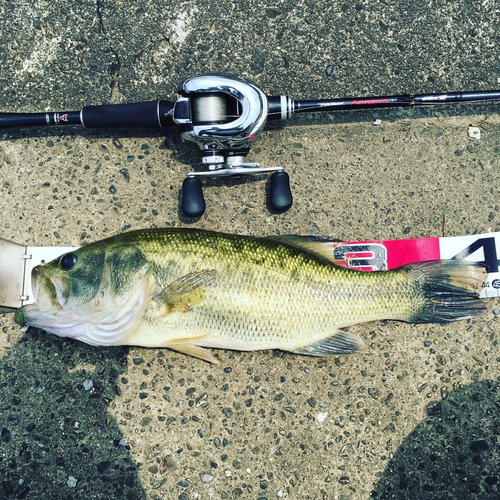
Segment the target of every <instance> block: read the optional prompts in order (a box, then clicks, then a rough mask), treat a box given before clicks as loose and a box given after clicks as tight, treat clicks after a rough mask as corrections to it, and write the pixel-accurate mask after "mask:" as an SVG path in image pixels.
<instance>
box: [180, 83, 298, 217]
mask: <svg viewBox="0 0 500 500" xmlns="http://www.w3.org/2000/svg"><path fill="white" fill-rule="evenodd" d="M268 112H269V103H268V98H267V97H266V95H265V94H264V93H263V92H262V91H261V90H260V89H259V88H257V87H256V86H254V85H252V84H250V83H247V82H244V81H242V80H239V79H236V78H229V77H225V76H218V75H205V76H197V77H194V78H189V79H187V80H186V81H185V82H184V83H183V85H182V88H181V90H180V91H179V98H178V99H177V101H176V103H175V105H174V110H173V121H174V123H175V124H177V125H180V126H181V127H182V134H181V135H182V137H183V138H184V139H186V140H189V141H193V142H196V143H197V144H198V146H199V147H200V149H201V152H202V160H201V161H202V164H203V166H205V167H206V169H207V170H204V171H201V172H190V173H189V174H188V176H187V178H186V179H185V180H184V183H183V185H182V188H183V190H182V191H183V198H182V204H181V208H182V211H183V212H184V214H185V215H186V216H188V217H199V216H201V215H202V214H203V213H204V211H205V200H204V198H203V188H202V183H201V177H221V176H224V177H226V176H233V175H251V174H263V173H272V176H271V190H270V198H269V205H270V207H271V209H272V210H274V211H276V212H284V211H286V210H288V209H289V208H290V207H291V206H292V193H291V191H290V181H289V176H288V174H287V173H286V172H285V171H284V169H283V168H282V167H269V168H260V165H259V164H258V163H247V162H245V158H246V155H247V154H248V152H249V150H250V147H251V145H252V143H253V141H255V140H256V139H257V137H258V136H259V134H260V133H261V132H262V130H263V128H264V126H265V124H266V121H267V117H268Z"/></svg>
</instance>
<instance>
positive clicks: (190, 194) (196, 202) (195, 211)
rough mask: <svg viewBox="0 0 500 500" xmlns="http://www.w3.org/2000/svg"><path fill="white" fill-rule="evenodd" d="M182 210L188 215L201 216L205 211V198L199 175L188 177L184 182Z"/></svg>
mask: <svg viewBox="0 0 500 500" xmlns="http://www.w3.org/2000/svg"><path fill="white" fill-rule="evenodd" d="M181 210H182V212H183V213H184V215H185V216H186V217H201V216H202V215H203V214H204V212H205V198H203V189H202V184H201V181H200V179H199V178H198V177H186V178H185V179H184V182H183V183H182V203H181Z"/></svg>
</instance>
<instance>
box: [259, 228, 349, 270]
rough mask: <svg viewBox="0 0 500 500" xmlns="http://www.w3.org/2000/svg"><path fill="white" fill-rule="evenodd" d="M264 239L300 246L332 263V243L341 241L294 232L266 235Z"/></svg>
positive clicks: (333, 260) (334, 261)
mask: <svg viewBox="0 0 500 500" xmlns="http://www.w3.org/2000/svg"><path fill="white" fill-rule="evenodd" d="M265 239H266V240H271V241H275V242H277V243H283V244H285V245H289V246H292V247H296V248H300V249H301V250H306V251H307V252H310V253H312V254H315V255H319V256H320V257H323V258H324V259H326V260H329V261H330V262H332V263H334V264H336V263H337V261H336V260H335V258H334V256H333V245H332V243H338V242H340V241H341V240H336V239H333V238H323V237H321V236H301V235H295V234H292V235H285V236H268V237H267V238H265Z"/></svg>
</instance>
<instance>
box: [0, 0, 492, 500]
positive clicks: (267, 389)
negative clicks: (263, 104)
mask: <svg viewBox="0 0 500 500" xmlns="http://www.w3.org/2000/svg"><path fill="white" fill-rule="evenodd" d="M498 21H499V18H498V8H497V6H496V4H495V2H494V1H492V0H469V1H467V2H447V1H444V0H432V1H423V0H416V1H414V2H394V1H382V0H375V1H373V0H357V1H356V2H348V1H331V2H320V1H304V0H302V1H299V2H297V1H294V2H292V1H291V0H283V1H273V2H265V1H262V0H255V1H252V2H237V1H234V0H224V1H220V2H209V1H207V0H195V1H181V0H173V1H171V2H164V1H159V0H137V1H134V2H125V1H117V0H114V1H113V2H111V1H107V0H96V1H94V0H93V1H90V0H80V1H79V2H67V1H64V2H63V1H61V0H51V1H47V0H39V1H37V2H31V1H28V0H20V1H17V2H13V1H8V0H0V26H1V27H2V28H1V31H2V36H1V39H0V110H2V111H11V112H22V111H26V112H27V111H46V110H55V111H59V110H61V111H62V110H79V109H81V107H82V106H84V105H88V104H100V103H117V102H134V101H142V100H153V99H156V98H167V99H168V98H171V99H173V98H174V97H175V93H176V89H177V87H178V85H179V83H180V82H181V81H182V80H183V79H184V78H186V77H188V76H192V75H195V74H198V73H207V72H215V71H216V72H224V73H231V74H237V75H240V76H242V77H245V78H249V79H251V80H253V81H254V82H255V83H256V84H258V85H259V86H260V87H261V88H262V89H263V90H264V91H265V92H266V93H267V94H268V95H276V94H280V93H287V94H289V95H291V96H294V97H297V98H321V97H324V98H326V97H346V96H365V95H380V94H398V93H406V92H412V93H422V92H446V91H452V90H491V89H495V88H499V87H500V63H499V59H498ZM375 119H380V120H381V121H382V124H381V125H380V126H378V127H375V126H373V125H372V123H373V121H374V120H375ZM470 124H476V125H478V126H479V127H480V129H481V138H480V139H479V140H477V139H473V138H469V137H468V133H467V132H468V126H469V125H470ZM499 145H500V114H499V107H498V104H485V105H460V106H453V107H445V108H443V107H439V108H437V107H433V108H426V109H421V108H419V109H412V110H392V111H391V110H379V111H377V110H375V111H370V112H368V111H361V112H344V113H337V114H330V115H327V116H321V117H302V118H300V119H299V118H296V119H293V120H292V121H290V122H289V123H287V124H286V125H283V126H278V125H276V124H273V126H272V127H270V128H269V129H268V130H266V131H265V132H264V133H263V134H262V136H261V138H260V139H259V141H258V142H257V144H256V145H255V147H254V148H253V150H252V153H251V155H250V157H249V158H251V160H253V161H259V162H260V163H261V165H262V166H270V165H273V166H276V165H278V166H283V167H285V168H286V170H287V172H289V174H290V176H291V185H292V190H293V194H294V205H293V207H292V208H291V209H290V210H289V211H288V212H286V213H284V214H282V215H276V214H271V213H270V212H269V211H268V210H267V208H266V202H265V192H266V180H265V176H263V177H262V178H255V179H251V180H250V179H247V180H243V181H242V180H239V181H237V180H236V181H235V180H229V181H224V180H223V181H217V182H212V183H210V185H209V186H208V187H207V188H206V189H205V196H206V200H207V212H206V214H205V215H204V216H203V217H201V218H200V219H199V220H189V219H186V218H185V217H184V216H182V215H181V214H180V212H179V192H180V188H181V184H182V181H183V179H184V177H185V176H186V174H187V172H188V171H190V170H191V165H192V164H195V163H196V161H197V158H198V154H197V150H196V148H195V147H194V146H193V145H191V144H186V143H183V142H182V141H181V140H180V138H179V135H178V133H177V132H176V131H173V130H172V131H167V132H165V133H163V132H158V131H144V130H140V131H137V130H136V131H134V130H106V131H90V130H84V129H81V128H52V129H50V130H49V129H44V128H37V129H29V130H28V129H23V130H2V131H1V132H0V213H1V218H0V236H1V237H3V238H6V239H11V240H14V241H17V242H18V243H22V244H26V245H39V246H42V245H61V246H62V245H65V246H67V245H74V246H78V245H80V244H82V243H85V242H89V241H94V240H97V239H99V238H102V237H103V236H104V235H106V234H109V233H110V232H116V231H120V230H121V229H123V228H131V229H138V228H148V227H173V226H176V227H179V226H182V227H200V228H207V229H214V230H222V231H228V232H236V233H240V234H243V233H244V234H254V235H271V234H278V233H279V234H317V235H322V236H332V237H335V238H340V239H349V240H362V239H391V238H401V237H407V238H412V237H422V236H442V235H443V234H445V235H447V236H451V235H466V234H476V233H482V232H486V231H488V229H490V228H492V229H493V230H499V229H500V226H499V221H500V209H499V189H498V186H499V184H500V168H499V166H500V155H499ZM499 311H500V302H499V300H498V299H490V300H489V301H488V311H487V313H486V314H485V315H484V317H481V318H479V319H478V320H477V321H467V322H462V323H457V324H452V325H448V326H436V325H419V326H412V325H407V324H401V323H387V322H379V323H373V324H367V325H361V326H359V327H356V328H352V329H351V330H352V331H353V332H355V333H357V334H359V335H361V336H363V337H364V339H365V341H366V343H367V345H368V349H367V351H365V353H363V354H361V355H357V356H353V357H343V358H331V359H315V358H307V357H304V356H295V355H291V354H284V353H281V352H257V353H240V352H230V351H218V352H216V353H215V356H216V358H217V359H218V360H219V364H218V365H215V366H211V365H208V364H206V363H204V362H203V361H200V360H197V359H193V358H188V357H186V356H183V355H180V354H176V353H174V352H172V351H168V350H154V349H122V348H112V349H107V348H94V347H89V346H87V345H83V344H78V343H76V342H73V341H65V340H62V339H59V338H56V337H54V336H49V335H46V334H45V333H44V332H42V331H37V330H33V329H31V330H29V331H28V332H27V333H25V334H22V333H21V332H20V330H19V328H18V327H17V326H16V325H15V324H14V322H13V318H12V316H11V315H4V316H3V317H0V321H1V328H2V333H1V336H0V388H1V390H0V427H1V438H0V497H2V498H57V499H61V498H86V499H97V498H99V499H108V498H125V497H126V498H138V499H142V498H148V499H156V498H158V499H159V498H165V499H170V498H179V499H188V498H189V499H193V498H237V497H241V498H268V499H274V498H279V497H281V498H292V499H294V498H311V499H316V498H329V499H330V498H342V499H349V498H352V499H354V498H370V497H377V498H405V497H406V498H416V497H420V498H482V499H484V498H498V496H499V482H498V481H499V474H498V463H499V459H500V457H499V455H500V453H499V443H498V429H499V428H500V427H499V426H500V419H499V406H500V399H499V375H500V369H499V351H498V340H499V325H500V316H499Z"/></svg>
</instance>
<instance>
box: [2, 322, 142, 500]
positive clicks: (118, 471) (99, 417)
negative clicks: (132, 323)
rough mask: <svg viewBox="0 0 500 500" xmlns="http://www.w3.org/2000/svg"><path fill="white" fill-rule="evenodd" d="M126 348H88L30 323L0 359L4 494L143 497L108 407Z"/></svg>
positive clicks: (122, 371) (123, 371)
mask: <svg viewBox="0 0 500 500" xmlns="http://www.w3.org/2000/svg"><path fill="white" fill-rule="evenodd" d="M126 359H127V357H126V351H125V350H124V349H122V348H110V349H94V348H91V347H85V348H84V349H82V347H81V346H79V345H78V344H77V343H76V342H74V341H65V342H61V341H60V339H57V338H56V337H55V336H51V335H46V334H45V333H43V332H42V331H40V330H36V329H30V330H28V332H27V333H26V334H25V335H24V336H23V337H22V338H21V340H20V341H19V342H18V343H17V344H16V345H14V346H13V347H12V349H10V350H9V351H7V354H6V355H5V356H4V357H3V358H2V359H0V431H1V436H0V497H1V498H57V499H66V498H87V499H91V498H127V499H142V498H145V494H144V491H143V489H142V487H141V485H140V483H139V480H138V478H137V468H138V467H139V464H136V463H134V462H133V461H132V459H131V458H130V454H129V450H130V446H129V444H128V442H127V441H126V440H125V439H123V435H122V434H121V432H120V429H119V428H118V425H117V422H116V421H115V420H114V419H113V418H111V417H110V415H109V413H108V411H107V408H108V407H109V406H110V405H113V404H114V403H113V400H114V398H115V397H116V396H117V395H119V394H120V389H119V387H118V385H117V382H118V379H119V378H122V383H125V382H126V380H123V376H124V375H125V376H126V371H127V367H126Z"/></svg>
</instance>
